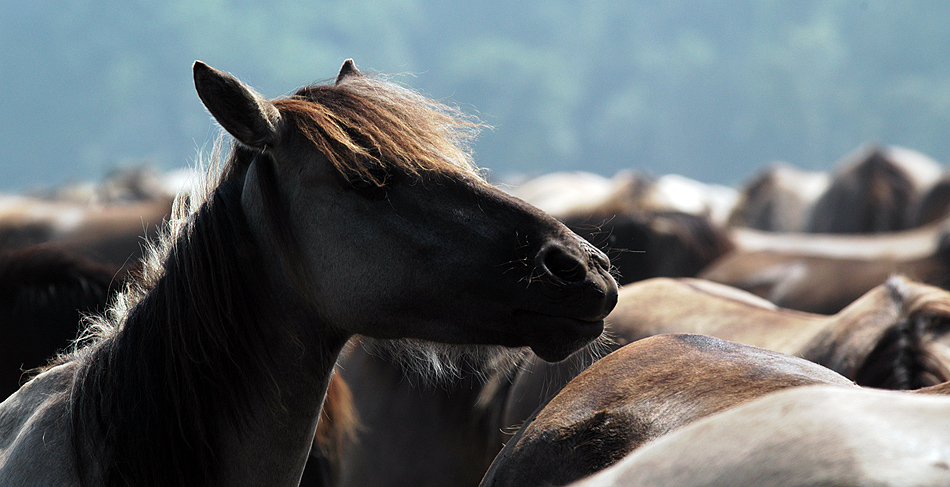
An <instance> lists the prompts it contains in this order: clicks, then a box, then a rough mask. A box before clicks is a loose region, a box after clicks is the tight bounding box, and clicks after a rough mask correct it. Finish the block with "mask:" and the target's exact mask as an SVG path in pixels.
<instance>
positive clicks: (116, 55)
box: [0, 0, 950, 190]
mask: <svg viewBox="0 0 950 487" xmlns="http://www.w3.org/2000/svg"><path fill="white" fill-rule="evenodd" d="M0 12H2V15H0V65H2V66H3V68H2V69H0V86H2V88H3V92H4V96H2V97H0V114H2V115H0V116H2V117H3V124H2V126H3V129H2V131H0V161H2V164H3V168H4V170H3V173H2V174H3V178H2V179H0V181H2V186H0V188H2V189H6V190H10V189H18V188H21V187H30V186H37V185H43V184H47V183H49V182H57V181H61V180H65V179H83V178H86V179H88V178H95V177H98V176H100V175H101V174H102V173H103V172H104V171H107V170H108V169H110V168H113V167H116V166H118V165H123V164H128V163H130V162H136V161H142V160H148V161H152V162H153V163H154V164H156V165H158V166H160V167H163V168H171V167H178V166H181V165H183V164H187V163H188V161H190V160H192V159H194V157H195V155H196V152H197V149H198V148H200V147H201V146H203V145H205V144H207V143H208V141H210V140H211V138H212V137H213V134H214V132H213V130H211V128H210V127H211V125H210V118H209V117H208V116H207V115H206V114H205V113H204V111H203V109H202V108H201V105H200V103H199V102H198V100H197V97H196V96H195V95H194V90H193V88H192V84H191V79H190V66H191V62H192V61H193V60H194V59H202V60H204V61H207V62H209V63H210V64H212V65H213V66H216V67H219V68H221V69H225V70H228V71H231V72H233V73H235V74H236V75H238V76H239V77H241V78H242V79H243V80H245V81H247V82H248V83H250V84H251V85H253V86H255V87H257V88H258V89H259V90H260V91H262V92H263V93H264V94H266V95H268V96H277V95H281V94H286V93H287V92H288V91H289V90H291V89H293V88H295V87H297V86H299V85H301V84H304V83H307V82H310V81H319V80H321V79H323V78H328V77H331V76H333V75H334V74H335V71H336V69H338V68H339V65H340V63H341V62H342V60H343V59H345V58H347V57H352V58H354V59H355V60H356V62H357V65H358V66H359V67H360V68H362V69H367V70H377V71H383V72H388V73H412V76H405V77H398V78H397V79H398V80H400V81H403V82H405V83H407V84H409V85H411V86H413V87H415V88H419V89H421V90H422V91H424V92H426V93H428V94H430V95H432V96H434V97H436V98H440V99H448V100H452V101H454V102H455V103H457V104H459V105H460V106H461V107H462V108H463V109H465V110H466V111H470V112H475V113H477V114H478V115H479V116H480V117H481V119H482V120H483V121H485V122H486V123H487V124H490V125H492V126H493V127H494V129H493V130H491V131H487V132H485V133H484V134H483V135H482V137H481V138H480V140H479V142H478V144H477V146H476V155H477V159H478V161H479V163H480V164H481V165H483V166H487V167H489V168H492V169H493V170H494V173H495V174H496V175H499V176H502V177H503V176H507V175H511V174H517V173H524V174H538V173H543V172H550V171H555V170H565V169H584V170H590V171H594V172H599V173H602V174H607V175H609V174H613V173H614V172H616V171H617V170H619V169H622V168H627V167H636V168H639V169H642V170H646V171H650V172H653V173H656V174H665V173H680V174H684V175H686V176H689V177H693V178H696V179H701V180H704V181H707V182H718V183H725V184H735V183H737V182H740V181H743V180H745V179H746V178H747V177H748V176H749V175H750V173H751V172H752V171H754V170H755V169H757V168H759V167H761V166H762V165H764V164H766V163H768V162H770V161H772V160H776V159H783V160H787V161H789V162H792V163H794V164H797V165H799V166H803V167H808V168H827V167H828V166H829V165H830V164H831V163H832V162H833V161H834V160H835V159H837V158H838V157H840V156H842V155H844V154H845V153H846V152H848V151H850V150H851V149H853V148H854V147H856V146H857V145H859V144H860V143H862V142H864V141H867V140H877V141H880V142H883V143H888V144H898V145H905V146H909V147H912V148H915V149H917V150H920V151H922V152H925V153H927V154H929V155H931V156H933V157H936V158H937V159H938V160H941V161H945V160H947V159H950V148H948V147H947V144H946V143H945V142H944V141H945V140H947V137H946V135H945V132H946V131H947V128H948V126H950V63H948V62H947V58H946V53H947V52H950V9H947V8H946V5H944V4H942V3H940V2H935V1H934V2H897V1H873V0H868V1H864V2H860V1H855V0H823V1H798V2H785V1H747V0H746V1H743V0H719V1H677V0H670V1H666V2H646V1H643V2H634V1H619V2H618V1H614V2H606V1H598V2H595V1H576V0H570V1H568V0H539V1H535V2H506V1H500V0H483V1H480V2H440V1H435V0H326V1H319V2H299V1H296V0H293V1H292V0H270V1H266V2H250V1H233V0H232V1H224V0H212V1H204V2H193V1H183V0H168V1H165V2H142V1H140V0H133V1H123V2H120V1H117V0H95V1H92V0H57V1H55V2H54V1H50V0H36V1H33V2H12V3H11V2H8V3H7V4H5V5H4V6H2V7H0Z"/></svg>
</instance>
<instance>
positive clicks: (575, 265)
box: [540, 245, 587, 282]
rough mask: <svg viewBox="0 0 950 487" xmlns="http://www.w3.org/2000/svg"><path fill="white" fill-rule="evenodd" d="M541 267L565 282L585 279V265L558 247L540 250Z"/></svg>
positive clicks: (553, 246)
mask: <svg viewBox="0 0 950 487" xmlns="http://www.w3.org/2000/svg"><path fill="white" fill-rule="evenodd" d="M540 261H541V265H542V266H543V267H544V268H545V269H547V271H548V272H549V273H551V274H552V275H554V276H555V277H557V278H558V279H561V280H562V281H566V282H581V281H583V280H585V279H587V265H586V264H585V262H584V261H581V260H580V259H578V258H577V257H574V256H573V255H571V254H569V253H567V251H566V250H565V249H563V248H562V247H560V246H558V245H552V246H550V247H548V248H546V249H544V250H542V255H541V259H540Z"/></svg>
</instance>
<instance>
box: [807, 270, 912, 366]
mask: <svg viewBox="0 0 950 487" xmlns="http://www.w3.org/2000/svg"><path fill="white" fill-rule="evenodd" d="M905 304H906V303H905V298H904V297H903V296H901V295H900V293H899V292H898V291H896V290H895V289H894V287H893V286H892V285H891V284H890V283H889V284H888V285H885V286H878V287H877V288H874V289H872V290H871V291H869V292H868V293H866V294H865V295H863V296H862V297H860V298H858V299H857V300H856V301H854V302H853V303H852V304H850V305H849V306H848V307H846V308H845V309H843V310H841V312H839V313H837V314H835V315H834V316H832V317H831V319H829V320H828V323H827V325H826V326H825V327H824V329H823V330H822V331H821V333H819V334H817V335H816V336H814V337H813V338H812V339H811V340H810V342H809V343H808V344H807V345H806V346H805V347H804V348H803V349H802V350H801V351H800V352H799V353H798V354H797V355H799V356H801V357H803V358H805V359H808V360H811V361H813V362H816V363H819V364H821V365H824V366H825V367H828V368H830V369H832V370H834V371H835V372H838V373H840V374H841V375H844V376H845V377H848V378H850V379H852V380H856V376H858V375H859V374H861V369H862V368H863V367H864V366H865V365H866V363H867V360H868V358H869V357H870V356H871V355H872V354H874V353H875V350H876V348H877V347H879V346H880V345H881V344H882V343H883V342H885V341H887V342H890V341H893V340H892V339H888V337H889V336H890V335H893V334H894V333H895V332H896V333H898V334H899V333H901V332H902V329H903V328H906V327H907V326H908V323H907V319H908V317H907V316H906V306H905ZM891 338H896V336H895V337H891Z"/></svg>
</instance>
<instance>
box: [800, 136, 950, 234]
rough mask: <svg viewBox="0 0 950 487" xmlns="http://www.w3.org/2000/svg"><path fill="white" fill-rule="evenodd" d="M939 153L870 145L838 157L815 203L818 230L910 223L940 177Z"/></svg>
mask: <svg viewBox="0 0 950 487" xmlns="http://www.w3.org/2000/svg"><path fill="white" fill-rule="evenodd" d="M940 173H941V168H940V164H938V163H937V162H936V161H934V160H933V159H931V158H929V157H927V156H925V155H923V154H921V153H919V152H915V151H912V150H909V149H904V148H900V147H881V146H877V145H873V144H870V145H866V146H864V147H860V148H858V149H857V150H856V151H854V152H853V153H852V154H849V155H847V156H845V158H844V159H842V160H841V161H839V162H838V163H837V167H836V169H835V173H834V174H833V175H832V180H831V185H830V186H829V187H828V189H827V190H825V192H824V194H822V196H821V197H820V198H818V200H817V201H815V204H814V206H813V207H812V209H811V216H810V219H809V222H808V225H807V226H806V229H807V231H809V232H813V233H850V234H854V233H879V232H894V231H898V230H904V229H907V228H909V227H910V225H909V223H908V220H909V218H910V216H911V214H912V212H913V210H914V209H915V208H916V207H917V206H918V204H919V202H920V199H921V198H922V197H923V195H924V194H925V193H926V192H927V191H928V190H929V189H930V187H931V186H932V185H933V184H934V183H935V182H936V181H937V179H938V178H939V177H940Z"/></svg>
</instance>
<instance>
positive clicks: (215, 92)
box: [193, 61, 280, 149]
mask: <svg viewBox="0 0 950 487" xmlns="http://www.w3.org/2000/svg"><path fill="white" fill-rule="evenodd" d="M193 71H194V75H195V89H196V90H197V91H198V97H199V98H201V102H202V103H204V106H205V108H207V109H208V111H209V112H211V116H213V117H214V118H215V120H217V121H218V123H220V124H221V126H222V127H224V130H227V131H228V133H230V134H231V135H233V136H234V138H236V139H237V140H238V141H240V142H241V143H242V144H244V145H246V146H248V147H253V148H256V149H263V148H264V147H265V146H274V145H275V144H276V143H277V141H278V139H279V134H278V131H277V124H278V122H279V121H280V112H278V111H277V108H276V107H275V106H274V105H273V104H272V103H271V102H269V101H267V100H265V99H264V97H262V96H261V95H259V94H257V93H256V92H254V90H252V89H250V88H248V87H247V86H245V85H244V84H243V83H241V82H240V81H238V79H237V78H235V77H234V76H231V75H230V74H227V73H225V72H223V71H218V70H217V69H214V68H212V67H211V66H208V65H207V64H205V63H203V62H201V61H195V65H194V68H193Z"/></svg>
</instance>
